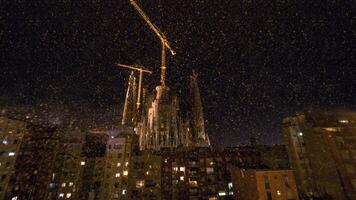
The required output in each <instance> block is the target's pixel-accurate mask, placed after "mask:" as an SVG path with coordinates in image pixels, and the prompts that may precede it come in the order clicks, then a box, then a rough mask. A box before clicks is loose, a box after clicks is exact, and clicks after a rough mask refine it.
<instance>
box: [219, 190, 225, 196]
mask: <svg viewBox="0 0 356 200" xmlns="http://www.w3.org/2000/svg"><path fill="white" fill-rule="evenodd" d="M218 194H219V196H226V192H225V191H220V192H219V193H218Z"/></svg>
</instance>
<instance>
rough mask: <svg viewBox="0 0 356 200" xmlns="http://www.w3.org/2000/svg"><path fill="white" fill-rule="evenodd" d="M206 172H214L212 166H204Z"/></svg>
mask: <svg viewBox="0 0 356 200" xmlns="http://www.w3.org/2000/svg"><path fill="white" fill-rule="evenodd" d="M206 173H208V174H211V173H214V168H212V167H208V168H206Z"/></svg>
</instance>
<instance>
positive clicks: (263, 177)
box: [229, 166, 299, 200]
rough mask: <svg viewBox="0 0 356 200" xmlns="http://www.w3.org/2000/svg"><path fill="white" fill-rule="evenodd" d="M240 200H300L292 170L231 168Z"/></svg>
mask: <svg viewBox="0 0 356 200" xmlns="http://www.w3.org/2000/svg"><path fill="white" fill-rule="evenodd" d="M229 169H230V171H231V174H232V183H233V185H234V186H235V187H234V194H235V195H234V199H236V200H237V199H238V200H286V199H287V200H298V199H299V198H298V192H297V186H296V184H295V179H294V176H293V171H292V170H270V169H244V168H239V167H235V166H229Z"/></svg>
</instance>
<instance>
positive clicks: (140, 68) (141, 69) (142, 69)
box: [117, 64, 152, 110]
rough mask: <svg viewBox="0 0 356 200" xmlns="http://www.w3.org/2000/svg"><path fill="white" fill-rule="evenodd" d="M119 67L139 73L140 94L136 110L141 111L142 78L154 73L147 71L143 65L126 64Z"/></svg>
mask: <svg viewBox="0 0 356 200" xmlns="http://www.w3.org/2000/svg"><path fill="white" fill-rule="evenodd" d="M117 66H119V67H123V68H127V69H130V70H134V71H138V72H139V74H140V76H139V79H138V94H137V102H136V108H137V110H139V108H140V105H141V88H142V76H143V73H144V72H145V73H149V74H152V71H150V70H148V69H146V68H145V67H143V66H142V65H124V64H117Z"/></svg>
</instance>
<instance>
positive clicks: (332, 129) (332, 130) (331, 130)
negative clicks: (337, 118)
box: [324, 128, 337, 132]
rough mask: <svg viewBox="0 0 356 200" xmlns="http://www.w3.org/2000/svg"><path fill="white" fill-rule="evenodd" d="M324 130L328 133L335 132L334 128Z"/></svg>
mask: <svg viewBox="0 0 356 200" xmlns="http://www.w3.org/2000/svg"><path fill="white" fill-rule="evenodd" d="M324 130H326V131H329V132H336V131H337V129H336V128H324Z"/></svg>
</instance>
